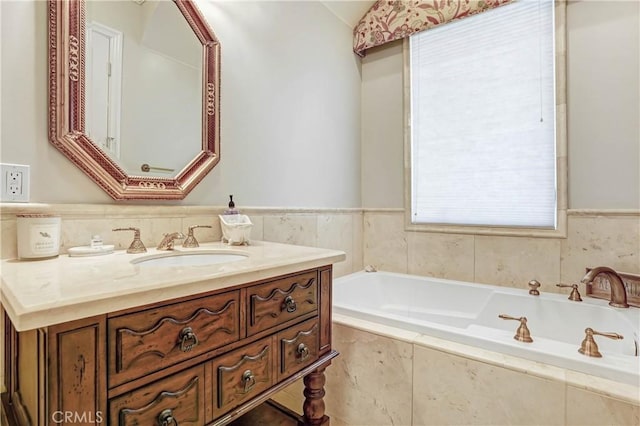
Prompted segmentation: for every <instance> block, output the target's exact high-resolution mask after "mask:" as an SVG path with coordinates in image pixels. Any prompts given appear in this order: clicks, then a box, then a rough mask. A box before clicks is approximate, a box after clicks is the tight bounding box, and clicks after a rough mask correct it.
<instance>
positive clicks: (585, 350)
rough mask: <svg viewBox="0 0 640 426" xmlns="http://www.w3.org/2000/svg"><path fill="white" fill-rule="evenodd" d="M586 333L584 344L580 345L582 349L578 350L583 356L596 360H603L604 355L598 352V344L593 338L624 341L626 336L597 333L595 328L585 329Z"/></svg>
mask: <svg viewBox="0 0 640 426" xmlns="http://www.w3.org/2000/svg"><path fill="white" fill-rule="evenodd" d="M584 332H585V333H586V335H585V336H584V340H583V341H582V344H581V345H580V349H578V352H580V353H581V354H582V355H586V356H592V357H595V358H602V354H601V353H600V351H599V350H598V345H597V344H596V341H595V340H594V339H593V336H604V337H608V338H609V339H617V340H621V339H624V336H623V335H621V334H618V333H603V332H600V331H595V330H594V329H593V328H585V329H584Z"/></svg>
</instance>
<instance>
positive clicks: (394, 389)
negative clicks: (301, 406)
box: [325, 324, 412, 426]
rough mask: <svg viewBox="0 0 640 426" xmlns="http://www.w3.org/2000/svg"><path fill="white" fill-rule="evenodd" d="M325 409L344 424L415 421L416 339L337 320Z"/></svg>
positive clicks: (405, 422) (327, 372)
mask: <svg viewBox="0 0 640 426" xmlns="http://www.w3.org/2000/svg"><path fill="white" fill-rule="evenodd" d="M333 347H334V348H335V349H336V350H337V351H338V352H340V356H339V357H338V358H336V359H335V360H334V361H333V363H332V365H331V367H329V368H327V370H326V375H327V384H326V386H325V388H326V391H327V393H326V396H325V401H326V410H327V414H328V415H329V416H331V417H332V418H336V419H339V420H340V421H342V422H343V423H344V424H349V425H367V426H378V425H380V426H383V425H384V426H387V425H409V424H411V376H412V345H411V344H410V343H405V342H399V341H396V340H393V339H389V338H386V337H381V336H377V335H375V334H372V333H367V332H363V331H359V330H355V329H353V328H350V327H345V326H342V325H337V324H334V326H333Z"/></svg>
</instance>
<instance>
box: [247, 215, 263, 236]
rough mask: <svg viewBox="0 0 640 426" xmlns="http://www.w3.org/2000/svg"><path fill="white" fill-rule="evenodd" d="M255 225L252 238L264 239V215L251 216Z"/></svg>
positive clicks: (252, 228)
mask: <svg viewBox="0 0 640 426" xmlns="http://www.w3.org/2000/svg"><path fill="white" fill-rule="evenodd" d="M249 219H250V220H251V223H253V227H251V239H253V240H258V241H262V240H264V217H262V216H258V215H251V216H249Z"/></svg>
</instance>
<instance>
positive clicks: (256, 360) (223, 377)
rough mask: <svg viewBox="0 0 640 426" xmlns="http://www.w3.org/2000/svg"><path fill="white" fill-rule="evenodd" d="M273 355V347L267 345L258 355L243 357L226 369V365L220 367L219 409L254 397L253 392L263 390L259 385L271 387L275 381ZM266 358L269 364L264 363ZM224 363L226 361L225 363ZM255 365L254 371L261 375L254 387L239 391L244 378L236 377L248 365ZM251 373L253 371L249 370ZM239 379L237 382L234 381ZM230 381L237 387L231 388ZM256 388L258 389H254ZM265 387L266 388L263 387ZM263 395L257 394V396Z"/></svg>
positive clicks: (218, 372) (218, 376)
mask: <svg viewBox="0 0 640 426" xmlns="http://www.w3.org/2000/svg"><path fill="white" fill-rule="evenodd" d="M243 350H244V349H243ZM272 357H273V353H272V351H271V347H270V346H269V345H268V344H265V345H264V346H263V347H262V350H261V351H260V352H259V353H257V354H256V355H248V354H247V355H242V357H241V358H240V360H239V361H238V362H236V363H235V364H233V365H232V366H229V367H226V366H224V365H219V366H218V369H217V370H218V371H217V378H218V381H217V388H218V392H217V394H218V397H217V407H216V408H217V409H221V408H223V407H224V406H225V405H227V404H229V403H230V402H231V401H233V400H234V399H235V398H238V399H239V400H243V399H246V398H247V397H249V396H250V395H252V393H251V391H252V390H253V391H256V392H257V391H258V390H260V389H261V387H260V386H258V384H260V383H262V384H266V385H270V384H271V383H272V381H273V377H272V375H273V371H272V366H271V363H270V362H269V360H270V359H272ZM265 358H266V361H267V362H263V361H264V360H265ZM223 362H224V361H223ZM249 363H253V364H255V367H254V370H256V372H257V373H258V374H259V376H258V377H256V378H254V385H253V386H251V387H250V388H249V389H248V390H247V388H246V387H244V388H243V390H241V391H239V390H238V389H239V388H240V387H242V386H241V385H240V383H241V380H243V378H242V376H238V377H235V376H236V375H237V374H238V373H239V370H241V369H242V367H243V366H245V365H246V364H249ZM247 371H251V370H247ZM234 379H237V380H234ZM229 380H232V381H236V382H237V383H235V386H230V384H229V383H228V382H229ZM254 386H256V388H255V389H254ZM263 387H264V386H263ZM258 393H261V392H257V393H256V394H258Z"/></svg>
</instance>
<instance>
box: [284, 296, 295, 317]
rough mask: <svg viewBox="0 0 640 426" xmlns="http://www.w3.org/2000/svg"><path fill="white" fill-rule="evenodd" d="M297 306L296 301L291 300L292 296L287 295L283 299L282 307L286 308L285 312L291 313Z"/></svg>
mask: <svg viewBox="0 0 640 426" xmlns="http://www.w3.org/2000/svg"><path fill="white" fill-rule="evenodd" d="M297 308H298V306H297V305H296V301H295V300H293V297H291V296H287V297H285V299H284V303H283V309H286V310H287V312H289V313H292V312H295V311H296V309H297Z"/></svg>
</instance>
